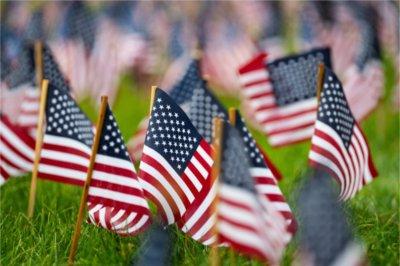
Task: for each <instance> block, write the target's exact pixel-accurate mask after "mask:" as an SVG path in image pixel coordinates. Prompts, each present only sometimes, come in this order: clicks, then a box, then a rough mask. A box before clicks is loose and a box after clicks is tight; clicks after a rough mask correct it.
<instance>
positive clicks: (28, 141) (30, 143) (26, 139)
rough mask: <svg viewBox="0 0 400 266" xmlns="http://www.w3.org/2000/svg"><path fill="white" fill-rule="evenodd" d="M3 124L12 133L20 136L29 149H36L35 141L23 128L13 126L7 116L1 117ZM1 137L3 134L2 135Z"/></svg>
mask: <svg viewBox="0 0 400 266" xmlns="http://www.w3.org/2000/svg"><path fill="white" fill-rule="evenodd" d="M0 119H1V122H3V123H4V125H5V126H6V127H7V128H8V129H9V130H10V131H12V132H13V133H14V134H15V135H17V136H18V138H19V139H20V140H22V142H24V143H26V145H27V146H28V147H31V148H32V150H33V149H34V148H35V140H34V139H33V138H32V137H31V136H30V135H28V134H27V133H26V132H25V131H24V130H23V129H22V128H20V127H18V126H17V125H14V124H12V123H11V122H10V121H9V120H8V118H7V117H6V116H5V115H1V116H0ZM0 135H1V136H2V135H3V133H1V134H0Z"/></svg>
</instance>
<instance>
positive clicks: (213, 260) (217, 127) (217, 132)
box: [210, 117, 223, 266]
mask: <svg viewBox="0 0 400 266" xmlns="http://www.w3.org/2000/svg"><path fill="white" fill-rule="evenodd" d="M213 123H214V134H213V135H214V139H213V148H214V153H213V160H214V164H213V167H212V172H211V181H212V182H218V177H219V174H220V171H221V157H222V156H221V146H222V134H223V128H222V126H223V121H222V119H221V118H217V117H216V118H214V121H213ZM217 188H218V185H217ZM218 195H219V192H218V189H217V193H216V196H215V199H214V201H213V203H212V210H213V211H212V213H214V214H216V215H215V223H214V226H213V228H212V231H213V235H215V236H216V243H215V244H214V245H213V246H212V247H211V253H210V264H211V265H212V266H218V265H219V258H218V225H217V223H218V215H217V206H218V201H219V197H218Z"/></svg>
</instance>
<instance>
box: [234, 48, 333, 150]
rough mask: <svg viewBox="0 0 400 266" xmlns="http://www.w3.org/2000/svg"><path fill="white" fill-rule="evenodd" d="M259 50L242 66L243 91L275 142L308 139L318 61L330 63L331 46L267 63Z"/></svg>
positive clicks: (254, 113)
mask: <svg viewBox="0 0 400 266" xmlns="http://www.w3.org/2000/svg"><path fill="white" fill-rule="evenodd" d="M266 56H267V55H266V54H260V55H258V56H257V57H255V58H254V59H253V60H252V61H251V62H249V63H248V64H246V65H245V66H243V67H242V68H240V69H239V75H240V77H239V79H240V81H241V84H242V86H243V88H242V95H243V96H244V99H245V101H247V102H248V106H249V108H250V109H251V110H250V113H251V114H252V115H254V117H255V120H256V121H257V123H258V124H259V125H260V126H261V129H262V131H263V132H265V133H266V134H267V135H268V141H269V143H270V144H271V145H272V146H275V147H277V146H284V145H289V144H292V143H296V142H300V141H304V140H307V139H309V138H310V137H311V136H312V133H313V130H314V128H313V127H314V122H315V119H316V115H315V114H316V108H317V99H316V92H317V76H318V64H319V63H324V64H325V65H327V66H330V56H329V49H328V48H321V49H314V50H311V51H309V52H306V53H302V54H299V55H294V56H289V57H284V58H281V59H277V60H275V61H273V62H270V63H267V64H266V63H265V59H266Z"/></svg>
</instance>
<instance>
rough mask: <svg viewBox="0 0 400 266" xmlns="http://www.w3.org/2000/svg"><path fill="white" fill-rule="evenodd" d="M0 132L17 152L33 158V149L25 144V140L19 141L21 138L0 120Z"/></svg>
mask: <svg viewBox="0 0 400 266" xmlns="http://www.w3.org/2000/svg"><path fill="white" fill-rule="evenodd" d="M0 134H1V135H3V137H4V138H5V139H7V142H9V144H10V145H12V146H13V147H15V148H16V149H17V150H18V151H19V152H21V153H22V154H23V155H25V156H26V157H28V158H29V159H31V160H33V155H34V151H33V149H31V148H30V147H29V146H28V145H26V143H25V142H23V141H21V139H20V138H19V137H18V136H17V135H15V134H14V132H13V131H11V130H10V129H9V128H8V127H7V125H5V124H4V123H3V122H0Z"/></svg>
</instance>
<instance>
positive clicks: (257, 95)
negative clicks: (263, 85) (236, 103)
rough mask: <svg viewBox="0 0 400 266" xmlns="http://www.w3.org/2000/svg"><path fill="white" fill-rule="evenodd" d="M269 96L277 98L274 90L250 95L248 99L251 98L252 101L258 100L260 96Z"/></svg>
mask: <svg viewBox="0 0 400 266" xmlns="http://www.w3.org/2000/svg"><path fill="white" fill-rule="evenodd" d="M267 97H268V98H274V99H275V97H274V93H273V92H272V91H267V92H259V93H257V94H253V95H251V96H250V97H248V99H249V101H252V100H257V99H260V98H267Z"/></svg>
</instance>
